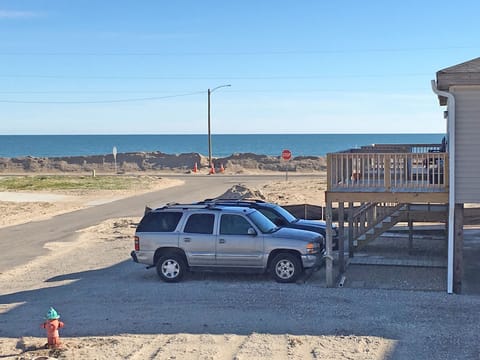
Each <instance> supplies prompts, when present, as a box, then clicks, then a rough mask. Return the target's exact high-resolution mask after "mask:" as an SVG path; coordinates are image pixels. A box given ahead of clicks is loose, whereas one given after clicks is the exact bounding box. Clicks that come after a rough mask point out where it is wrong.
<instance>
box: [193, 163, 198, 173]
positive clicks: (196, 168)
mask: <svg viewBox="0 0 480 360" xmlns="http://www.w3.org/2000/svg"><path fill="white" fill-rule="evenodd" d="M197 171H198V167H197V163H195V165H194V166H193V172H194V173H196V172H197Z"/></svg>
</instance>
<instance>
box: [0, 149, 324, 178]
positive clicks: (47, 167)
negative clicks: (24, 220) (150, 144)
mask: <svg viewBox="0 0 480 360" xmlns="http://www.w3.org/2000/svg"><path fill="white" fill-rule="evenodd" d="M195 165H196V166H197V169H198V170H202V169H207V170H208V169H209V164H208V158H207V157H205V156H203V155H201V154H199V153H183V154H165V153H162V152H158V151H156V152H133V153H120V154H117V157H116V161H115V159H114V158H113V155H112V154H107V155H91V156H66V157H51V158H45V157H32V156H27V157H21V158H0V173H22V172H48V173H52V172H53V173H55V172H63V173H65V172H92V171H93V170H95V171H98V172H115V170H116V171H117V172H121V173H131V172H137V171H144V172H146V171H176V172H192V171H193V169H194V168H195ZM214 167H215V168H216V169H217V170H220V169H221V168H222V167H223V168H224V169H226V170H228V171H229V172H230V173H232V174H233V173H243V172H245V171H260V172H262V171H286V170H288V171H292V172H302V173H306V172H310V173H311V172H318V171H324V170H325V168H326V161H325V158H322V157H315V156H299V157H295V158H293V159H291V160H290V161H288V162H286V161H284V160H282V159H281V158H280V157H279V156H267V155H257V154H253V153H244V154H233V155H231V156H228V157H223V158H215V159H214Z"/></svg>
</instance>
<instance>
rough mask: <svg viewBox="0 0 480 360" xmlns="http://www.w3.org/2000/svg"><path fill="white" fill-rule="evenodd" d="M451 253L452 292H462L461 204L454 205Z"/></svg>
mask: <svg viewBox="0 0 480 360" xmlns="http://www.w3.org/2000/svg"><path fill="white" fill-rule="evenodd" d="M454 222H455V225H454V226H455V230H454V231H455V233H454V245H453V246H454V250H453V251H454V253H453V292H454V293H456V294H460V293H461V292H462V278H463V204H455V220H454Z"/></svg>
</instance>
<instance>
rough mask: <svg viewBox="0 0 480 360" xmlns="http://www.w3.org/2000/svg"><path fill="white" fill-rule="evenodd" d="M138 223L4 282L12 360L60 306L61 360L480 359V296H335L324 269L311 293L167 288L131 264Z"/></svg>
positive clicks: (89, 234) (267, 283) (34, 350)
mask: <svg viewBox="0 0 480 360" xmlns="http://www.w3.org/2000/svg"><path fill="white" fill-rule="evenodd" d="M135 220H136V219H121V220H116V221H113V220H112V221H107V222H106V223H103V224H102V225H100V226H97V227H94V228H90V229H86V230H85V231H82V232H81V233H80V236H79V237H78V239H77V240H76V241H74V242H69V243H58V244H55V243H53V244H47V248H48V249H51V250H52V251H51V252H50V253H49V254H48V255H47V256H43V257H40V258H37V259H35V260H34V261H32V262H30V263H29V264H27V265H25V266H21V267H18V268H15V269H12V270H10V271H7V272H4V273H3V274H1V276H0V289H1V290H0V315H1V316H0V343H1V347H0V353H2V354H6V355H9V356H6V355H4V357H7V358H22V359H29V358H33V356H34V355H35V356H38V355H39V354H41V350H39V344H41V343H42V340H41V339H42V337H43V335H44V334H43V332H42V330H41V329H40V328H39V324H40V323H41V322H42V321H43V314H44V313H45V311H46V310H47V309H48V308H49V307H50V306H54V307H55V308H56V309H57V310H58V311H59V312H60V314H61V316H62V320H63V321H64V322H65V324H66V326H65V328H64V329H62V332H61V336H62V338H63V339H64V341H65V344H66V345H65V348H64V350H62V351H63V352H62V351H60V352H57V353H56V355H57V356H58V357H62V356H63V358H74V357H72V356H73V355H72V354H79V353H82V351H83V353H82V354H84V355H83V356H84V358H91V357H95V358H97V359H103V358H105V359H112V358H119V359H120V358H131V359H133V358H136V359H141V358H143V359H173V358H176V359H195V358H200V359H217V358H224V359H304V358H311V359H319V358H322V359H323V358H331V359H349V358H350V359H385V358H388V359H479V353H480V347H479V343H480V335H479V325H478V324H480V311H479V310H480V297H479V296H473V295H462V296H458V295H447V294H446V293H445V292H443V291H418V290H417V291H412V290H385V289H365V288H349V287H344V288H333V289H327V288H325V287H324V285H325V284H324V273H323V270H321V271H320V272H318V273H316V274H314V275H313V276H312V277H311V278H310V279H308V280H307V282H306V283H302V284H278V283H275V282H274V281H273V280H272V279H271V278H270V277H269V276H267V275H238V274H237V275H236V274H214V273H203V274H200V273H196V274H189V275H187V276H186V278H185V281H184V282H182V283H178V284H166V283H163V282H161V281H159V279H158V277H157V275H156V273H155V270H154V269H151V270H146V269H145V268H144V267H142V266H141V265H139V264H135V263H133V262H132V261H131V260H130V259H129V258H128V253H129V251H130V250H131V248H132V245H133V244H132V234H133V229H132V228H131V227H130V226H131V223H132V222H135ZM195 341H196V342H195ZM148 344H149V345H148ZM192 344H196V345H192ZM107 345H108V346H107ZM147 345H148V346H147ZM228 346H230V347H228ZM226 348H228V349H233V350H231V351H230V352H228V353H225V352H223V353H222V352H221V351H225V349H226ZM186 349H189V350H188V351H189V353H188V354H186V353H185V351H186ZM202 349H203V350H202ZM222 349H223V350H222ZM88 351H93V352H88ZM147 353H148V355H146V354H147ZM29 354H30V355H29ZM85 354H86V355H85ZM92 354H94V355H92ZM202 354H203V355H202ZM10 356H11V357H10ZM20 356H23V357H20ZM28 356H31V357H28ZM76 358H79V357H76Z"/></svg>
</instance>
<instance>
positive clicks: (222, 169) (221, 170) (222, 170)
mask: <svg viewBox="0 0 480 360" xmlns="http://www.w3.org/2000/svg"><path fill="white" fill-rule="evenodd" d="M220 172H221V173H222V174H223V173H224V172H225V169H224V167H223V164H220Z"/></svg>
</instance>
